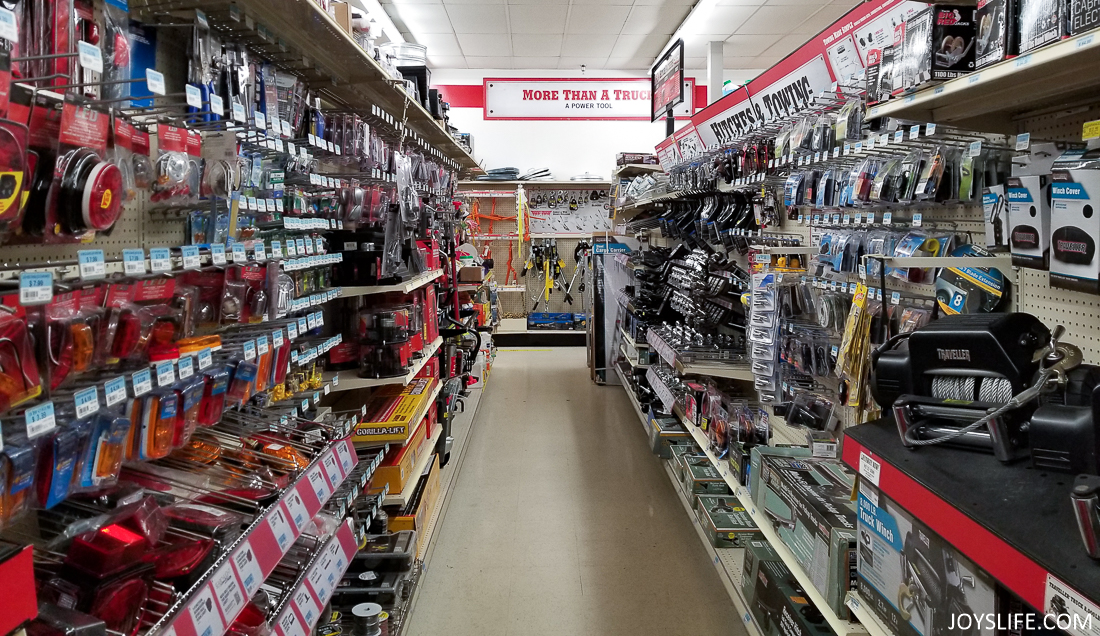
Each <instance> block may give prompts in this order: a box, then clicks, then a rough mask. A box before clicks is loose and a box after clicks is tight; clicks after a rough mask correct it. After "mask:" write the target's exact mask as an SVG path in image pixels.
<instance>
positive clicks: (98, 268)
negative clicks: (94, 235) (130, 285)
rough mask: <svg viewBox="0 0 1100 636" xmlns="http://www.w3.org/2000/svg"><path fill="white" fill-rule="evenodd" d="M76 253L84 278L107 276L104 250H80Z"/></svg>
mask: <svg viewBox="0 0 1100 636" xmlns="http://www.w3.org/2000/svg"><path fill="white" fill-rule="evenodd" d="M76 255H77V263H79V269H80V277H81V278H82V279H84V280H95V279H98V278H104V277H105V276H107V263H106V261H105V260H104V258H103V250H80V251H78V252H77V253H76Z"/></svg>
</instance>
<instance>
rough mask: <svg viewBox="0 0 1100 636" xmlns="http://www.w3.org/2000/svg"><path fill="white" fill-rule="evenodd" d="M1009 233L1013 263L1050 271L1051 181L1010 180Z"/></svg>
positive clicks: (1040, 178)
mask: <svg viewBox="0 0 1100 636" xmlns="http://www.w3.org/2000/svg"><path fill="white" fill-rule="evenodd" d="M1007 190H1008V230H1009V244H1010V245H1011V246H1012V264H1013V265H1015V266H1017V267H1029V268H1031V269H1049V268H1050V178H1049V177H1048V176H1047V175H1045V174H1043V175H1026V176H1020V177H1009V178H1008V188H1007Z"/></svg>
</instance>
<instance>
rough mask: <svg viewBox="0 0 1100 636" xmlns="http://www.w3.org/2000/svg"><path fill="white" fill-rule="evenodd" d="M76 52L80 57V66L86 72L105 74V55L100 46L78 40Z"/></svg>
mask: <svg viewBox="0 0 1100 636" xmlns="http://www.w3.org/2000/svg"><path fill="white" fill-rule="evenodd" d="M76 51H77V55H78V56H79V57H80V65H81V66H82V67H84V70H86V71H92V72H94V73H102V72H103V53H102V52H101V51H100V50H99V47H98V46H96V45H94V44H92V43H91V42H85V41H84V40H78V41H77V43H76Z"/></svg>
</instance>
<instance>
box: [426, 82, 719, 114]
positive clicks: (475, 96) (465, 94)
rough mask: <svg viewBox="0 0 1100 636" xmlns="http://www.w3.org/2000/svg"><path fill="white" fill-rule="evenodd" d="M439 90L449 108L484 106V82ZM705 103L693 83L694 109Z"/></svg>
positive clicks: (702, 90) (702, 88) (699, 88)
mask: <svg viewBox="0 0 1100 636" xmlns="http://www.w3.org/2000/svg"><path fill="white" fill-rule="evenodd" d="M432 88H435V89H437V90H439V94H440V95H441V96H442V97H443V101H445V102H448V103H449V104H450V105H451V108H484V107H485V85H484V84H443V85H436V86H432ZM706 105H707V87H706V86H704V85H701V84H696V85H695V110H696V111H698V110H700V109H702V108H703V107H704V106H706Z"/></svg>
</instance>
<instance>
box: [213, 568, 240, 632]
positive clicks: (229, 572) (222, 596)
mask: <svg viewBox="0 0 1100 636" xmlns="http://www.w3.org/2000/svg"><path fill="white" fill-rule="evenodd" d="M210 581H211V583H213V584H214V596H215V598H217V599H218V606H219V607H221V610H222V615H223V616H225V619H226V620H227V621H230V622H232V620H233V619H234V618H235V617H236V616H237V614H238V613H240V611H241V609H242V608H244V601H245V598H244V590H242V589H241V584H240V583H239V582H238V581H237V575H236V574H234V573H233V567H232V566H231V565H230V564H229V563H225V564H223V565H222V566H221V567H220V568H218V569H217V570H215V571H214V576H213V577H211V579H210Z"/></svg>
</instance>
